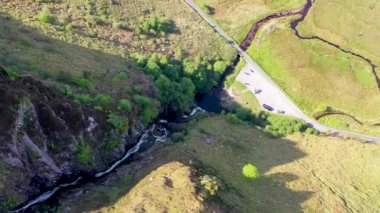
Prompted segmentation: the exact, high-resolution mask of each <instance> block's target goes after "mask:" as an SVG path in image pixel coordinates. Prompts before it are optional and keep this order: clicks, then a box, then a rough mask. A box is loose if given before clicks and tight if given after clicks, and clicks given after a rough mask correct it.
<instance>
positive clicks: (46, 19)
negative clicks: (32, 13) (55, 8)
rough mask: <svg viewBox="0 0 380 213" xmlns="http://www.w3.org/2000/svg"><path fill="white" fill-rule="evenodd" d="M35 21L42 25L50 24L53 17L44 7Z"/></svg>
mask: <svg viewBox="0 0 380 213" xmlns="http://www.w3.org/2000/svg"><path fill="white" fill-rule="evenodd" d="M37 20H38V21H39V22H42V23H52V22H53V16H52V15H51V12H50V10H49V8H48V7H44V8H43V9H42V11H41V12H40V13H38V15H37Z"/></svg>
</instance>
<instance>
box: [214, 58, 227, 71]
mask: <svg viewBox="0 0 380 213" xmlns="http://www.w3.org/2000/svg"><path fill="white" fill-rule="evenodd" d="M227 66H228V65H227V63H226V62H224V61H217V62H215V63H214V66H213V69H214V72H216V73H219V74H223V73H224V71H226V69H227Z"/></svg>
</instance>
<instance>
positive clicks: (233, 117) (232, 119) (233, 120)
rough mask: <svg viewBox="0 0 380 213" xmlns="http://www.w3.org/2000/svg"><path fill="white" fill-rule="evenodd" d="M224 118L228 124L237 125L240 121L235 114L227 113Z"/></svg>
mask: <svg viewBox="0 0 380 213" xmlns="http://www.w3.org/2000/svg"><path fill="white" fill-rule="evenodd" d="M225 118H226V121H227V122H228V123H230V124H235V125H236V124H239V123H240V122H241V121H240V119H239V118H238V117H237V116H236V115H235V114H231V113H229V114H227V115H226V116H225Z"/></svg>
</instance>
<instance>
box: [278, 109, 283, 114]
mask: <svg viewBox="0 0 380 213" xmlns="http://www.w3.org/2000/svg"><path fill="white" fill-rule="evenodd" d="M277 113H279V114H285V111H284V110H277Z"/></svg>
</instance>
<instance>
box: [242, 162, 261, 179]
mask: <svg viewBox="0 0 380 213" xmlns="http://www.w3.org/2000/svg"><path fill="white" fill-rule="evenodd" d="M243 175H244V177H246V178H249V179H256V178H258V177H260V172H259V170H258V169H257V167H256V166H254V165H252V164H250V163H249V164H246V165H245V166H244V167H243Z"/></svg>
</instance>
